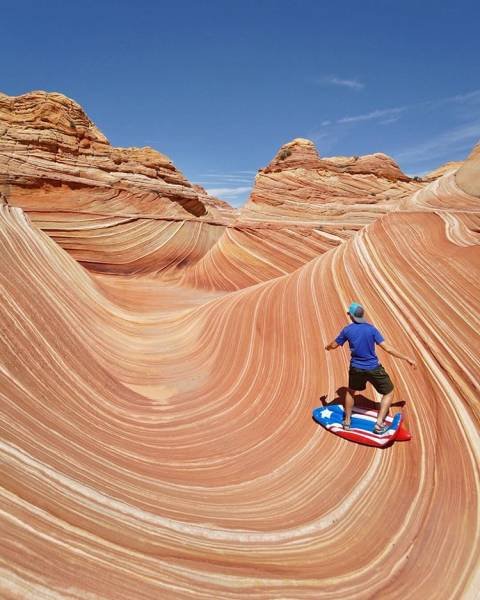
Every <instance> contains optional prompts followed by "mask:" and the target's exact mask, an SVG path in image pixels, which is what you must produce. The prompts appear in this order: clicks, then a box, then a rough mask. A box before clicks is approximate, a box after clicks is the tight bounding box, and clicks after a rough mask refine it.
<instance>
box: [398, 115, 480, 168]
mask: <svg viewBox="0 0 480 600" xmlns="http://www.w3.org/2000/svg"><path fill="white" fill-rule="evenodd" d="M479 139H480V120H479V121H475V122H473V123H468V124H467V125H462V126H460V127H454V128H453V129H449V130H447V131H444V132H442V133H441V134H439V135H437V136H434V137H433V138H432V139H430V140H429V141H428V142H425V143H423V144H416V145H415V146H414V147H412V148H407V149H406V150H403V151H402V152H398V153H395V154H394V156H395V158H396V160H398V161H402V162H403V163H407V164H408V165H416V164H418V163H422V162H425V161H428V160H431V159H442V158H445V157H447V156H449V157H451V156H452V154H453V152H460V151H463V150H465V151H466V150H469V149H470V148H472V147H473V146H474V145H475V143H476V142H478V141H479ZM410 168H411V167H410Z"/></svg>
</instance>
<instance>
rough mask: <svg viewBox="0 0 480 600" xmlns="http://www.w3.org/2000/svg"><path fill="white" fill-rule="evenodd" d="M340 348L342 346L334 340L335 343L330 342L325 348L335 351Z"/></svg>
mask: <svg viewBox="0 0 480 600" xmlns="http://www.w3.org/2000/svg"><path fill="white" fill-rule="evenodd" d="M339 346H340V344H337V342H336V341H335V340H333V342H330V343H329V344H327V345H326V346H325V350H335V348H338V347H339Z"/></svg>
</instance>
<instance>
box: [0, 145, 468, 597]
mask: <svg viewBox="0 0 480 600" xmlns="http://www.w3.org/2000/svg"><path fill="white" fill-rule="evenodd" d="M285 160H286V159H285ZM312 160H313V158H312ZM475 161H477V155H476V153H474V154H472V157H470V159H469V161H467V162H466V163H465V165H464V166H462V167H461V169H460V170H459V171H458V172H457V173H456V174H447V175H445V176H443V177H442V178H441V179H439V180H438V181H434V182H432V183H430V184H429V185H428V186H427V187H423V188H422V187H421V186H420V185H419V184H418V182H409V181H403V180H402V183H401V184H398V183H396V182H397V181H398V180H397V179H393V184H394V185H396V186H400V187H401V188H402V192H400V193H399V203H398V206H397V207H396V208H395V210H387V211H385V212H383V211H380V214H377V216H376V218H373V217H372V218H371V220H370V221H369V222H368V223H366V224H364V225H363V226H360V227H358V229H357V230H355V231H354V230H353V229H352V231H351V232H349V234H348V235H345V237H344V238H343V239H342V240H339V242H338V243H337V244H336V245H335V247H332V248H331V250H330V251H325V250H326V248H323V249H321V248H319V249H318V251H317V253H316V255H315V256H313V254H314V251H313V249H312V248H311V247H309V246H308V240H309V237H308V236H306V235H303V234H298V231H297V236H296V237H295V236H294V235H293V233H292V231H293V232H294V231H295V230H293V229H291V228H292V224H291V223H290V222H289V219H291V216H292V215H293V220H294V221H295V220H297V221H298V220H299V219H300V218H302V215H301V209H300V208H299V207H297V209H296V211H292V210H291V208H289V209H288V210H289V211H290V213H291V215H290V217H287V218H286V223H285V230H283V228H282V225H283V223H282V222H281V220H280V217H279V216H278V213H275V214H274V216H276V217H277V218H278V221H279V223H278V225H279V227H278V229H277V230H275V229H269V228H268V227H265V229H262V228H258V229H255V230H254V231H255V236H253V235H252V236H251V237H250V238H249V237H248V235H247V226H246V224H245V223H242V222H241V220H242V219H244V221H247V220H248V219H249V218H250V217H249V215H251V214H252V212H255V217H258V218H259V215H258V214H257V211H256V210H255V211H253V210H252V209H251V208H249V207H247V208H246V209H245V211H244V212H243V213H242V214H241V215H239V216H238V220H237V222H235V223H232V222H230V223H229V224H227V225H223V227H224V228H225V229H224V232H223V233H222V234H221V236H220V237H219V238H218V242H216V243H215V241H213V240H210V241H211V245H210V246H209V244H208V243H206V244H205V246H209V249H208V250H204V256H203V257H202V258H200V259H199V260H198V261H197V262H195V263H193V264H191V265H188V264H187V265H186V266H184V267H179V269H180V270H181V272H182V273H183V274H182V275H181V277H180V278H179V277H172V273H171V271H169V270H168V269H165V268H164V269H163V270H162V269H160V268H158V269H157V268H156V267H155V261H154V260H153V258H152V264H151V268H150V270H149V269H147V268H146V269H145V273H146V274H145V275H143V276H141V275H140V274H137V275H136V277H135V278H132V277H131V276H125V275H122V274H120V273H119V272H118V270H117V267H116V266H115V265H113V266H112V267H111V271H110V273H112V272H113V273H116V274H115V275H114V276H112V275H111V274H107V273H108V271H107V267H108V265H110V264H112V260H111V252H110V253H109V249H108V248H106V249H105V258H104V261H103V262H102V263H101V264H102V265H103V268H104V270H105V271H107V273H106V274H99V273H95V272H92V271H91V270H90V271H87V270H86V269H85V268H84V267H83V266H82V265H81V264H79V262H78V261H77V260H75V259H74V257H73V255H74V253H73V252H72V250H71V249H68V250H69V251H68V252H67V251H65V250H64V249H62V247H61V246H60V245H59V244H57V243H56V241H54V240H52V238H51V237H50V236H49V235H47V234H46V232H45V231H41V228H39V226H38V223H37V222H36V220H35V218H34V217H32V214H31V213H29V211H28V210H27V209H25V210H22V209H21V208H19V207H15V206H8V205H7V204H4V205H0V251H1V254H2V268H1V269H0V293H1V299H2V301H1V303H0V327H1V329H2V335H1V336H0V414H1V419H0V428H1V435H0V456H1V457H2V470H1V486H0V494H1V501H0V506H1V507H2V511H1V513H0V521H1V530H2V552H1V556H2V567H1V568H2V575H1V577H0V591H1V594H0V595H2V597H5V598H18V597H33V598H65V597H69V598H79V599H80V598H86V597H92V598H115V599H122V598H125V599H126V598H128V599H131V598H152V599H153V598H189V597H198V598H243V597H244V596H245V595H246V594H248V595H250V596H251V597H253V598H298V599H300V598H315V599H316V598H327V599H330V598H331V599H334V598H352V599H354V598H355V599H357V598H359V599H363V598H365V599H367V598H372V597H378V598H382V599H383V598H386V599H390V598H392V599H394V598H401V597H402V598H439V599H443V598H444V599H450V598H474V597H475V595H476V593H477V590H478V587H479V581H480V580H479V568H478V565H479V543H478V542H479V539H480V535H479V528H480V527H479V523H480V520H479V518H478V514H479V496H480V494H479V477H478V466H479V455H480V443H479V438H478V425H479V416H480V415H479V413H480V411H479V403H478V394H479V392H480V389H479V384H478V382H479V374H480V364H479V363H480V358H479V352H478V348H479V336H478V331H479V330H480V322H479V321H480V316H479V312H478V310H477V304H478V300H477V297H478V280H479V276H480V252H479V246H480V233H479V232H480V200H479V198H478V197H476V195H475V194H470V193H469V191H468V190H466V189H464V188H462V187H460V185H461V183H462V181H463V180H462V172H463V171H462V169H464V167H465V171H466V177H467V180H468V181H471V176H470V175H469V174H471V173H472V172H474V169H475V168H477V166H478V165H477V163H476V162H475ZM340 162H342V164H343V162H344V161H343V159H342V161H340ZM342 168H343V167H342ZM389 169H390V167H389ZM304 171H305V173H306V174H305V173H304V174H302V177H304V179H309V178H314V175H313V174H310V169H304ZM280 174H281V172H279V173H278V177H279V178H280ZM267 175H268V174H267ZM267 175H266V176H267ZM293 175H295V177H298V176H299V175H298V173H297V172H295V173H294V174H293ZM384 175H385V174H384ZM384 175H382V177H381V180H382V181H383V180H388V178H387V177H384ZM263 176H264V175H263V174H262V173H260V175H259V176H258V177H257V184H256V185H257V186H258V182H259V179H261V178H263ZM284 176H285V175H284ZM290 176H292V174H289V175H288V177H290ZM330 177H331V176H330V175H328V178H330ZM350 177H365V175H363V174H362V175H357V174H350ZM369 177H370V176H369ZM369 180H371V181H374V182H376V180H374V179H372V178H370V179H369ZM343 181H348V182H351V181H353V180H352V179H347V178H346V175H345V178H344V179H343ZM388 181H392V180H388ZM284 183H285V179H281V180H280V179H279V187H281V186H282V185H284ZM330 183H331V182H330ZM299 185H300V184H299ZM352 185H353V184H352ZM382 185H383V184H382ZM384 185H385V186H387V184H384ZM403 185H406V186H410V185H411V186H412V188H411V190H410V196H409V195H408V193H407V191H406V190H404V191H403V187H402V186H403ZM20 187H21V186H20ZM469 189H470V191H472V190H471V188H469ZM365 190H366V188H364V191H363V192H362V193H363V194H366V191H365ZM473 191H474V190H473ZM254 194H255V192H254ZM278 197H279V196H277V198H278ZM266 198H267V199H268V197H267V196H266ZM252 201H253V196H252ZM9 203H10V202H9ZM403 204H404V206H403ZM277 206H278V205H277ZM182 210H183V209H182ZM281 210H284V209H283V208H281ZM55 215H56V213H55ZM271 216H272V215H270V214H269V215H266V216H265V225H266V226H267V225H269V226H270V225H271V224H272V222H273V221H274V218H270V217H271ZM55 218H57V217H56V216H55ZM82 218H83V216H82ZM354 218H356V217H352V219H354ZM269 219H270V221H269ZM52 220H53V219H52ZM187 221H188V223H189V224H190V225H191V226H192V227H193V226H198V227H200V225H201V226H202V227H204V228H205V227H208V223H206V222H205V221H204V220H200V219H198V220H196V219H194V218H193V217H192V218H191V220H188V219H187V218H186V217H185V223H187ZM251 221H252V222H253V221H254V218H253V217H251ZM259 221H260V219H259ZM182 222H183V221H182ZM152 223H155V224H156V226H157V227H158V228H160V227H162V225H163V223H162V222H161V223H158V221H155V220H152ZM175 223H177V224H178V222H175ZM311 225H312V228H311V229H309V227H305V228H304V230H305V231H311V236H314V235H316V234H314V233H313V232H314V231H315V227H319V225H318V223H317V222H315V220H314V219H312V224H311ZM183 227H184V225H183ZM212 227H213V225H212ZM219 227H221V226H219ZM42 229H43V227H42ZM287 229H288V231H289V232H290V233H289V234H287V233H286V231H287ZM264 232H269V233H272V232H273V233H272V235H273V234H275V235H276V236H277V237H268V233H266V234H265V238H264V239H265V246H266V247H268V248H270V249H269V250H268V251H264V254H263V255H262V257H261V258H262V260H263V261H265V258H266V257H267V256H268V257H270V258H271V263H272V264H271V266H270V268H271V269H272V271H271V273H272V274H271V275H270V278H269V276H268V271H267V267H266V266H264V267H263V268H264V271H261V273H260V274H259V276H258V277H257V280H256V281H255V280H254V281H251V279H252V276H251V274H252V273H254V270H253V267H252V264H251V261H252V254H253V251H254V249H256V248H258V252H260V251H261V239H262V234H263V233H264ZM184 235H185V230H183V231H182V229H180V230H179V231H178V232H176V234H175V235H174V236H173V239H175V237H177V236H178V237H180V238H181V236H184ZM239 235H243V236H245V237H244V238H243V239H244V240H245V241H244V246H245V251H244V254H241V253H234V252H233V250H232V248H233V245H234V243H236V242H237V240H238V238H237V237H235V236H239ZM288 235H290V236H291V240H292V241H291V245H290V246H289V248H290V249H291V250H290V252H291V251H293V249H296V252H297V257H296V258H295V257H292V258H291V263H290V264H289V265H288V266H285V263H286V262H287V258H288V256H289V251H284V252H278V253H277V252H275V243H279V244H280V243H282V240H284V239H286V238H287V236H288ZM227 236H231V237H230V238H229V239H230V240H234V242H232V243H231V244H230V246H228V239H227ZM53 237H55V236H53ZM122 240H123V242H124V243H126V240H128V236H127V235H125V236H124V237H123V238H122ZM252 240H253V241H252ZM142 243H144V240H142ZM183 243H184V242H182V244H183ZM255 244H256V246H255ZM180 245H181V244H180ZM97 246H98V244H97V245H95V252H96V256H98V255H99V251H98V250H97ZM332 246H333V245H332ZM195 247H196V248H197V252H198V255H199V256H200V255H201V252H200V250H198V248H199V246H198V245H197V246H195ZM167 248H168V249H169V250H171V251H172V254H171V260H172V261H174V262H175V261H177V259H178V256H177V253H175V251H174V250H173V248H174V245H172V244H170V245H168V246H167ZM306 248H307V249H306ZM215 249H217V250H218V252H217V253H216V254H214V251H215ZM124 251H125V250H122V252H124ZM161 256H162V252H161V251H160V250H159V252H158V257H161ZM215 256H216V257H217V258H220V257H221V258H222V260H223V262H222V263H215V260H214V258H215ZM309 256H311V257H310V258H309ZM207 260H210V261H211V262H210V263H208V262H207ZM295 261H297V262H295ZM142 264H143V265H144V266H145V264H144V263H142ZM209 264H210V269H209V266H208V265H209ZM262 264H267V263H265V262H263V263H262ZM282 267H283V269H284V271H285V273H280V274H279V273H278V271H277V270H278V268H282ZM201 269H203V270H201ZM276 269H277V270H276ZM177 271H178V269H177ZM157 272H158V273H160V274H161V276H159V275H157V276H155V277H152V273H157ZM177 275H178V273H177ZM279 275H280V276H279ZM195 276H196V277H198V286H197V287H196V286H195V285H194V280H193V278H194V277H195ZM189 277H190V280H189V281H188V282H187V281H186V279H187V278H189ZM227 279H228V280H231V282H232V284H231V289H230V291H229V290H228V289H226V288H227V286H226V285H225V280H227ZM262 279H263V281H261V280H262ZM187 283H188V285H187ZM252 283H254V284H255V285H252ZM352 298H356V299H360V298H361V299H362V302H363V303H364V304H365V306H366V307H367V310H368V314H369V316H370V318H371V319H372V320H373V321H374V322H375V323H376V324H377V325H378V327H379V328H380V329H381V330H382V331H383V332H384V334H385V337H386V338H387V339H388V340H391V341H392V342H394V343H395V345H396V346H397V347H399V349H400V350H402V351H404V352H406V353H407V352H408V353H412V352H414V353H415V355H416V358H417V360H418V363H419V369H418V371H417V372H416V373H415V374H414V375H413V374H412V371H410V370H409V368H408V367H407V366H405V363H402V362H400V361H395V360H393V359H391V357H389V356H385V357H383V356H382V362H383V364H385V366H386V367H387V369H388V370H389V371H390V372H391V374H392V378H393V379H394V383H395V385H396V388H397V399H398V400H403V401H405V402H406V405H405V408H404V410H405V413H406V418H407V420H408V424H409V428H410V429H411V430H412V433H413V439H412V441H411V442H409V443H407V444H396V445H394V446H393V447H392V448H391V449H389V450H387V451H374V450H372V449H371V448H365V447H360V446H356V445H354V444H349V443H346V442H344V441H342V440H340V439H339V438H336V437H334V436H330V435H327V434H326V433H325V432H323V431H322V430H321V429H320V428H318V427H317V426H316V425H315V424H314V423H313V421H312V420H311V418H310V414H311V409H312V408H313V407H314V406H317V405H318V404H319V397H320V396H322V395H328V398H329V399H332V400H333V399H334V398H336V397H337V395H336V394H337V390H338V388H339V386H341V385H343V383H344V381H345V373H346V368H347V354H346V352H344V353H341V351H337V352H338V354H337V355H333V354H326V353H325V352H324V351H323V346H324V345H325V343H327V341H329V340H330V339H331V338H332V337H333V336H334V335H335V333H336V332H337V331H338V329H340V327H342V326H343V324H344V323H345V315H344V307H345V306H346V305H347V304H348V302H349V301H350V300H351V299H352ZM232 340H234V343H232ZM366 396H368V397H369V400H365V402H368V401H370V402H371V401H372V400H374V399H375V395H374V393H373V391H372V390H367V392H366ZM366 540H368V543H366ZM432 549H434V552H433V551H432ZM52 567H53V568H52Z"/></svg>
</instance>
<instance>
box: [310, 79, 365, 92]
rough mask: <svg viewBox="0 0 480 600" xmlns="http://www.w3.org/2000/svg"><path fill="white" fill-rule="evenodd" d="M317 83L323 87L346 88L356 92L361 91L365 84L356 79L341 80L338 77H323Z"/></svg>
mask: <svg viewBox="0 0 480 600" xmlns="http://www.w3.org/2000/svg"><path fill="white" fill-rule="evenodd" d="M319 83H321V84H323V85H337V86H340V87H346V88H349V89H350V90H355V91H357V92H358V91H360V90H363V89H364V87H365V84H364V83H362V82H361V81H358V80H357V79H341V78H340V77H324V78H323V79H320V81H319Z"/></svg>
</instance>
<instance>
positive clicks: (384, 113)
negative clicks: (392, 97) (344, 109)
mask: <svg viewBox="0 0 480 600" xmlns="http://www.w3.org/2000/svg"><path fill="white" fill-rule="evenodd" d="M407 109H408V106H398V107H396V108H384V109H382V110H378V109H377V110H372V111H371V112H369V113H365V114H363V115H356V116H355V117H342V118H341V119H338V120H337V121H336V122H337V123H356V122H358V121H371V120H372V119H380V118H381V117H388V116H390V115H398V114H400V113H402V112H404V111H406V110H407Z"/></svg>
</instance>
